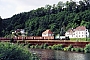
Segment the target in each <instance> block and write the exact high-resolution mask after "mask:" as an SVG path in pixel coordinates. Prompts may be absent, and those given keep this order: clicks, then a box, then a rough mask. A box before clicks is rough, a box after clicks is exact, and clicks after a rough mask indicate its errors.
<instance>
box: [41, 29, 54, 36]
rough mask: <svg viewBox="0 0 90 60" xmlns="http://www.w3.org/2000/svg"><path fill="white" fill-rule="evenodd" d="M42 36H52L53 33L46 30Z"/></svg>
mask: <svg viewBox="0 0 90 60" xmlns="http://www.w3.org/2000/svg"><path fill="white" fill-rule="evenodd" d="M42 36H53V32H51V30H46V31H44V32H43V33H42Z"/></svg>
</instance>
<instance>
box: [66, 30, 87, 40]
mask: <svg viewBox="0 0 90 60" xmlns="http://www.w3.org/2000/svg"><path fill="white" fill-rule="evenodd" d="M65 36H69V38H86V37H89V32H88V29H82V30H81V29H80V30H77V29H74V30H71V31H69V32H66V33H65Z"/></svg>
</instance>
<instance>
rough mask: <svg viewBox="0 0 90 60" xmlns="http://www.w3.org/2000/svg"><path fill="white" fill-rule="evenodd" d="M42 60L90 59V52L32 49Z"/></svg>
mask: <svg viewBox="0 0 90 60" xmlns="http://www.w3.org/2000/svg"><path fill="white" fill-rule="evenodd" d="M30 51H31V52H32V53H35V54H37V56H38V57H39V58H40V60H90V53H76V52H64V51H59V50H46V49H30Z"/></svg>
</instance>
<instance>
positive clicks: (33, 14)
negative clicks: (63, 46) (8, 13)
mask: <svg viewBox="0 0 90 60" xmlns="http://www.w3.org/2000/svg"><path fill="white" fill-rule="evenodd" d="M82 25H83V26H86V27H87V28H88V29H89V31H90V3H89V0H84V1H79V4H77V3H76V2H74V1H72V0H70V1H67V2H66V3H63V2H61V1H60V2H58V4H53V5H46V6H45V7H41V8H37V9H36V10H31V11H29V12H23V13H20V14H16V15H13V16H12V17H11V18H7V19H2V18H0V37H3V36H8V35H10V34H11V32H12V31H14V30H16V29H25V30H26V31H27V32H28V35H29V36H40V35H41V34H42V32H43V31H45V30H46V29H51V30H52V31H53V32H54V33H55V34H57V33H60V30H61V28H62V33H61V35H63V34H64V33H65V31H67V30H68V29H69V28H75V27H77V26H82Z"/></svg>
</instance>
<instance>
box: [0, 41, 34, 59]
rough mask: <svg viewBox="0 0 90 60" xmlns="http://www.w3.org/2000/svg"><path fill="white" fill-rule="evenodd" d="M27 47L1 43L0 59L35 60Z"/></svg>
mask: <svg viewBox="0 0 90 60" xmlns="http://www.w3.org/2000/svg"><path fill="white" fill-rule="evenodd" d="M33 56H34V55H33V54H31V53H30V52H29V51H28V49H27V48H25V47H22V46H20V45H18V44H12V43H4V42H1V43H0V60H33Z"/></svg>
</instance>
